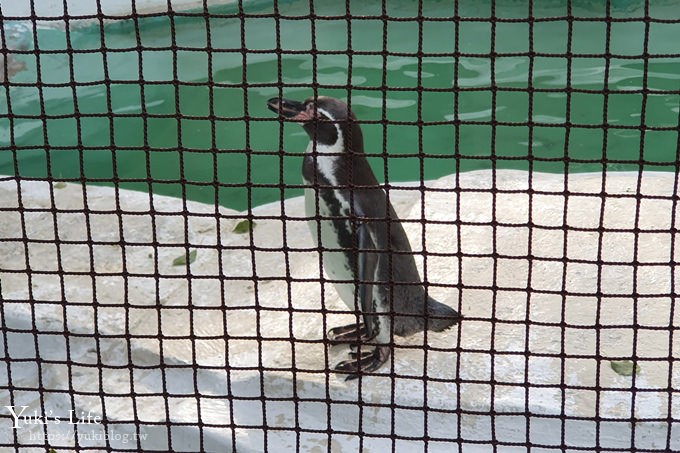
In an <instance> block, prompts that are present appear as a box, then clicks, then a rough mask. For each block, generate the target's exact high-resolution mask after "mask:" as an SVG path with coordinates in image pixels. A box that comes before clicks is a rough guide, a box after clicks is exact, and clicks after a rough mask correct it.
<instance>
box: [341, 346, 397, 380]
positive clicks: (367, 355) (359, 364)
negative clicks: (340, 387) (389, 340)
mask: <svg viewBox="0 0 680 453" xmlns="http://www.w3.org/2000/svg"><path fill="white" fill-rule="evenodd" d="M367 348H369V346H364V347H360V348H359V352H350V353H349V356H350V357H351V358H352V359H350V360H345V361H342V362H340V363H338V364H337V365H336V366H335V371H336V372H338V373H343V374H345V373H348V376H347V377H346V378H345V380H346V381H351V380H352V379H356V378H358V377H359V376H360V375H361V374H363V373H370V372H372V371H375V370H377V369H378V368H380V367H381V366H382V365H383V364H384V363H385V362H387V359H388V358H389V357H390V347H389V346H376V347H374V348H372V349H368V350H367ZM361 349H363V351H362V350H361Z"/></svg>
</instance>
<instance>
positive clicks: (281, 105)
mask: <svg viewBox="0 0 680 453" xmlns="http://www.w3.org/2000/svg"><path fill="white" fill-rule="evenodd" d="M267 107H269V110H271V111H272V112H274V113H278V114H279V115H281V116H283V117H284V118H289V119H291V120H295V121H298V122H304V121H308V120H310V119H311V118H310V116H309V114H308V112H307V106H306V105H305V104H304V103H302V102H298V101H291V100H289V99H283V98H271V99H270V100H268V101H267Z"/></svg>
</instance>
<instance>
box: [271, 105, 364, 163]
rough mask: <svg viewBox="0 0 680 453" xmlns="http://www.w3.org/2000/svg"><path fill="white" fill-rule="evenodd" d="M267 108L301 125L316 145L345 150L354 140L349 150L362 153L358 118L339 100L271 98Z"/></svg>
mask: <svg viewBox="0 0 680 453" xmlns="http://www.w3.org/2000/svg"><path fill="white" fill-rule="evenodd" d="M267 107H269V110H271V111H273V112H276V113H278V114H279V115H281V116H283V117H284V118H288V119H289V120H292V121H295V122H297V123H299V124H300V125H301V126H302V127H303V128H304V130H305V132H307V135H309V138H310V140H312V141H315V142H316V143H317V145H321V146H324V147H328V148H336V149H337V148H340V149H343V147H344V144H345V143H346V142H347V141H348V140H349V139H350V137H351V143H348V145H350V146H349V148H351V149H353V150H354V151H363V143H362V136H361V129H360V127H359V125H358V124H357V123H356V117H355V116H354V114H353V113H352V112H351V111H350V110H349V108H348V107H347V104H345V103H344V102H342V101H341V100H339V99H335V98H331V97H327V96H317V97H310V98H307V99H306V100H305V101H304V102H299V101H292V100H289V99H282V98H271V99H270V100H269V101H267Z"/></svg>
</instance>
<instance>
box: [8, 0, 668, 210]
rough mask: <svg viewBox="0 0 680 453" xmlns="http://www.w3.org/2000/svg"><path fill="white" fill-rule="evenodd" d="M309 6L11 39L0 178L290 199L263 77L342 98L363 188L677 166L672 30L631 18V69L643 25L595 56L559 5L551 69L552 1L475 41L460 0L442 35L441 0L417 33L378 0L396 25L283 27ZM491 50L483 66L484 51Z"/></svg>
mask: <svg viewBox="0 0 680 453" xmlns="http://www.w3.org/2000/svg"><path fill="white" fill-rule="evenodd" d="M309 3H310V2H309V1H308V0H300V1H290V2H279V5H278V12H279V13H280V14H281V15H282V16H291V18H289V19H285V18H281V19H280V20H278V21H277V20H276V19H274V17H271V16H270V15H269V14H271V13H274V7H273V6H272V5H271V4H270V3H269V2H261V1H255V2H246V3H245V5H244V12H245V13H246V14H251V15H254V16H251V17H246V18H245V19H239V18H237V17H233V14H234V13H236V12H238V9H237V7H235V6H222V7H217V8H214V9H211V10H210V15H204V14H203V13H202V12H198V13H196V12H194V13H193V14H189V15H186V16H184V15H183V16H174V17H172V18H171V17H169V16H153V17H139V18H138V19H137V20H134V21H133V20H126V21H118V22H112V23H107V24H106V25H104V26H103V27H100V26H99V25H89V26H82V25H81V26H73V27H71V28H70V30H69V31H68V32H65V31H64V30H55V29H47V28H38V29H37V31H36V34H35V36H34V37H32V38H31V37H29V38H31V39H32V40H33V41H35V42H33V47H34V48H35V49H39V51H38V52H37V54H36V55H33V54H20V55H17V57H16V58H17V59H19V60H21V61H23V62H24V63H25V64H26V70H25V71H23V72H20V73H18V74H16V75H15V76H14V77H13V78H12V79H11V83H10V84H8V85H6V88H4V89H2V90H0V98H1V99H2V100H1V101H0V151H1V152H0V174H5V175H16V174H18V175H20V176H22V177H26V178H52V179H59V180H72V181H84V182H85V183H88V184H109V185H110V184H116V185H118V186H120V187H124V188H132V189H137V190H144V191H148V190H152V191H154V192H157V193H161V194H166V195H172V196H181V197H186V198H189V199H193V200H199V201H203V202H207V203H216V202H217V203H220V204H222V205H224V206H228V207H231V208H236V209H246V208H247V207H248V205H249V204H250V205H251V206H255V205H259V204H262V203H266V202H270V201H275V200H278V199H280V198H281V197H282V196H284V197H290V196H295V195H299V194H301V189H300V188H297V187H294V186H295V185H296V184H299V183H300V166H301V156H300V155H294V154H293V155H291V154H287V155H286V154H281V153H279V149H280V146H279V142H280V138H281V137H282V140H283V148H284V149H285V150H286V151H289V152H292V153H301V152H302V151H303V150H304V149H305V146H306V143H307V138H306V136H305V135H304V133H303V132H302V130H301V129H300V128H299V126H297V125H295V124H285V125H282V124H281V123H279V122H278V120H277V119H276V118H275V117H274V116H273V114H272V113H271V112H269V111H268V110H267V109H266V105H265V104H266V102H265V101H266V100H267V99H268V98H270V97H273V96H276V95H278V94H279V93H280V91H279V88H277V86H281V87H282V91H281V92H282V93H283V94H284V95H285V96H286V97H290V98H294V99H303V98H305V97H307V96H310V95H311V94H312V93H313V91H312V88H311V86H312V83H315V84H318V85H319V88H318V93H319V94H320V95H330V96H335V97H339V98H342V99H345V100H347V99H348V98H349V101H350V102H351V105H352V109H353V111H354V112H355V114H356V115H357V117H358V118H359V119H360V120H363V121H368V122H369V123H368V124H364V125H363V126H362V127H363V130H364V135H365V142H366V148H367V152H368V153H369V154H371V156H370V161H371V164H372V165H373V167H374V169H375V172H376V174H377V175H378V178H379V179H381V180H388V181H390V182H397V181H407V180H420V179H421V178H426V179H430V178H436V177H440V176H443V175H446V174H450V173H453V172H455V171H457V170H460V171H467V170H473V169H480V168H491V167H492V166H496V167H497V168H519V169H529V168H531V169H533V170H535V171H547V172H564V171H572V172H574V171H602V170H603V167H605V168H607V169H609V170H638V169H640V168H642V167H644V168H648V169H653V170H673V171H674V170H675V168H676V153H677V142H678V128H677V125H678V112H679V105H680V39H678V36H680V23H678V22H676V23H672V22H668V23H666V22H664V23H661V22H655V21H651V22H650V23H649V35H648V42H647V49H648V53H649V58H648V59H647V61H646V62H645V60H644V59H643V58H642V57H641V56H640V55H641V54H642V53H643V52H644V49H645V47H644V46H645V37H644V36H645V23H644V22H643V21H642V20H634V21H621V22H617V21H614V22H611V37H610V48H609V51H610V53H611V54H612V55H613V56H612V57H611V58H610V59H609V61H607V59H605V58H604V57H603V56H602V55H603V54H604V52H605V51H606V41H607V40H606V32H607V23H606V22H605V21H604V17H605V2H603V1H602V2H600V1H588V2H586V1H580V2H579V1H574V2H572V10H571V14H572V15H573V16H575V17H578V18H580V19H576V20H573V21H572V24H573V30H572V34H571V52H572V53H573V57H572V59H571V63H570V65H569V62H568V61H567V59H566V58H564V57H563V56H559V55H557V54H564V53H565V52H566V51H567V41H568V36H569V33H568V29H569V28H568V24H569V22H568V21H567V20H565V19H564V16H566V15H567V6H566V2H565V1H563V0H546V1H541V2H534V3H536V5H535V6H534V8H533V16H534V17H535V18H538V19H545V18H556V19H554V20H546V21H542V20H538V21H536V22H534V23H533V26H532V27H530V26H529V23H528V21H527V20H526V17H527V15H528V11H527V2H524V1H519V0H514V1H510V0H507V1H497V2H495V14H496V16H497V17H499V18H502V19H503V20H504V21H498V22H496V24H495V27H493V32H494V33H495V39H493V42H492V26H491V23H490V21H489V17H490V14H491V7H490V3H489V2H488V0H487V1H467V2H465V1H461V2H458V7H457V8H458V9H457V13H458V14H459V16H460V17H461V18H465V19H470V18H477V19H478V20H464V21H461V22H460V23H459V25H456V23H455V22H454V21H451V20H446V21H440V20H436V18H442V17H448V16H453V15H454V13H455V11H456V10H455V9H454V4H453V3H452V2H448V1H426V2H423V7H422V8H423V13H424V15H425V16H426V17H428V18H433V19H434V20H424V21H421V22H419V21H417V20H415V16H416V15H417V13H418V3H417V2H413V1H406V0H404V1H395V2H388V5H387V13H388V14H389V15H390V16H392V17H394V18H398V19H399V20H388V21H387V22H383V21H382V20H380V19H378V18H364V19H362V18H361V16H375V15H380V14H381V9H380V6H379V4H378V2H375V3H374V2H367V1H361V2H358V1H352V2H351V4H350V6H349V9H350V12H351V14H352V15H354V16H356V17H354V18H353V20H352V21H351V22H350V21H347V20H346V19H345V18H344V17H336V16H342V15H344V14H345V13H346V5H345V4H344V2H337V1H325V0H324V1H317V2H314V3H313V4H314V13H315V14H317V15H318V16H319V18H318V19H317V20H315V21H314V29H312V26H311V22H310V21H309V20H306V19H303V20H299V19H295V18H294V17H295V16H304V15H308V14H310V6H309ZM652 3H653V5H651V6H650V11H649V13H650V17H652V18H663V19H666V20H668V19H676V20H677V19H679V18H680V7H678V2H677V1H670V0H669V1H665V0H660V1H656V2H652ZM610 5H611V13H612V15H613V17H615V18H641V17H643V16H644V10H643V6H642V5H643V2H642V1H641V0H640V1H637V0H620V1H612V2H610ZM522 18H524V20H521V19H522ZM506 19H520V20H518V21H513V20H506ZM277 27H278V30H279V36H280V38H279V39H278V40H277ZM456 27H458V29H457V30H456ZM242 28H243V36H242V33H241V29H242ZM456 32H457V34H456ZM530 33H531V34H532V35H533V47H532V48H530V45H529V35H530ZM385 34H386V36H385ZM456 36H457V40H456ZM173 37H174V38H173ZM384 38H386V42H387V48H386V49H383V42H384ZM312 42H313V44H314V48H315V49H316V50H318V51H320V52H321V53H320V54H318V55H317V56H316V58H314V57H313V56H312V54H311V52H310V49H311V48H312ZM419 42H420V43H421V44H419ZM492 45H493V49H494V51H495V52H496V57H495V58H493V59H492V58H490V57H488V56H485V55H483V54H488V53H489V52H490V50H491V48H492ZM349 46H351V48H352V49H353V51H354V52H355V53H354V54H352V55H351V56H348V55H347V53H346V50H347V48H348V47H349ZM207 47H209V48H210V49H211V50H209V51H206V48H207ZM276 48H280V49H281V52H279V53H277V52H276V51H275V49H276ZM67 49H72V51H68V50H67ZM173 49H176V50H174V51H173ZM246 49H247V50H246ZM385 50H387V53H384V51H385ZM419 51H422V52H423V56H422V57H421V58H418V57H417V56H416V55H415V54H416V53H417V52H419ZM529 51H533V52H534V53H536V54H538V55H537V56H534V58H530V57H529V56H527V55H526V54H527V53H528V52H529ZM454 52H460V53H461V55H460V56H458V57H456V58H454V57H453V55H450V54H452V53H454ZM480 54H481V55H480ZM348 69H349V70H348ZM530 69H531V72H532V74H533V77H532V78H531V79H529V77H528V74H529V70H530ZM568 71H570V76H569V77H568V76H567V74H568ZM454 84H455V85H456V86H457V87H459V89H458V90H454V89H453V87H454ZM348 87H349V88H348ZM569 88H571V89H572V91H571V92H570V93H569V94H568V89H569ZM605 88H607V89H609V90H611V94H609V95H608V96H607V97H606V98H605V96H604V95H603V93H602V90H604V89H605ZM642 88H647V90H648V92H647V94H646V95H643V94H642V93H641V92H640V90H641V89H642ZM211 100H212V101H211ZM643 104H644V105H643ZM643 106H644V118H643V117H642V116H641V112H642V108H643ZM384 107H385V108H384ZM605 112H606V117H605ZM530 114H531V118H530V117H529V115H530ZM567 116H568V118H567ZM41 117H43V118H44V119H41ZM246 117H248V118H249V120H246ZM567 119H568V121H569V122H570V123H571V124H572V127H571V128H566V127H564V123H565V121H567ZM419 121H420V122H421V124H420V125H418V124H417V123H418V122H419ZM529 121H532V123H533V124H532V125H531V126H530V125H528V124H526V123H527V122H529ZM522 123H524V124H522ZM603 123H606V124H607V125H609V126H611V127H609V128H607V129H605V128H603V127H602V124H603ZM529 158H531V163H530V161H529ZM283 184H285V185H286V187H285V188H281V186H282V185H283Z"/></svg>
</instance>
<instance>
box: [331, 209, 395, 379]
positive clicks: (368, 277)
mask: <svg viewBox="0 0 680 453" xmlns="http://www.w3.org/2000/svg"><path fill="white" fill-rule="evenodd" d="M369 228H370V227H369V226H368V225H367V223H365V222H362V223H359V224H358V226H357V239H358V240H357V246H358V251H357V280H358V283H357V298H358V304H357V305H358V307H359V309H360V310H361V315H362V317H363V319H364V322H363V324H358V325H357V327H356V328H355V330H354V332H355V334H354V338H355V339H356V340H358V341H357V343H359V345H358V348H359V352H351V353H350V357H351V359H350V360H345V361H342V362H340V363H339V364H338V365H336V367H335V371H337V372H340V373H349V375H348V376H347V378H345V379H346V380H348V381H349V380H351V379H356V378H357V377H359V375H360V374H361V373H370V372H371V371H375V370H377V369H378V368H380V367H381V366H382V365H383V364H384V363H385V362H386V361H387V359H388V358H389V356H390V352H391V349H390V347H389V346H387V345H371V344H370V343H368V342H370V341H371V340H373V339H375V338H376V337H377V336H378V334H379V329H380V327H381V326H380V322H379V320H378V313H377V307H376V306H375V300H374V296H373V286H374V285H375V284H377V282H376V278H379V276H378V275H377V273H376V270H377V269H378V264H379V259H380V258H379V254H378V253H377V252H376V250H379V247H376V244H375V243H374V239H375V240H376V241H377V242H381V240H380V239H381V238H380V231H369ZM361 326H363V329H361ZM346 328H349V326H347V327H346ZM340 329H343V330H344V329H345V328H340ZM348 330H349V329H348ZM362 330H363V331H362ZM359 332H361V333H359ZM367 343H368V344H367Z"/></svg>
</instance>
